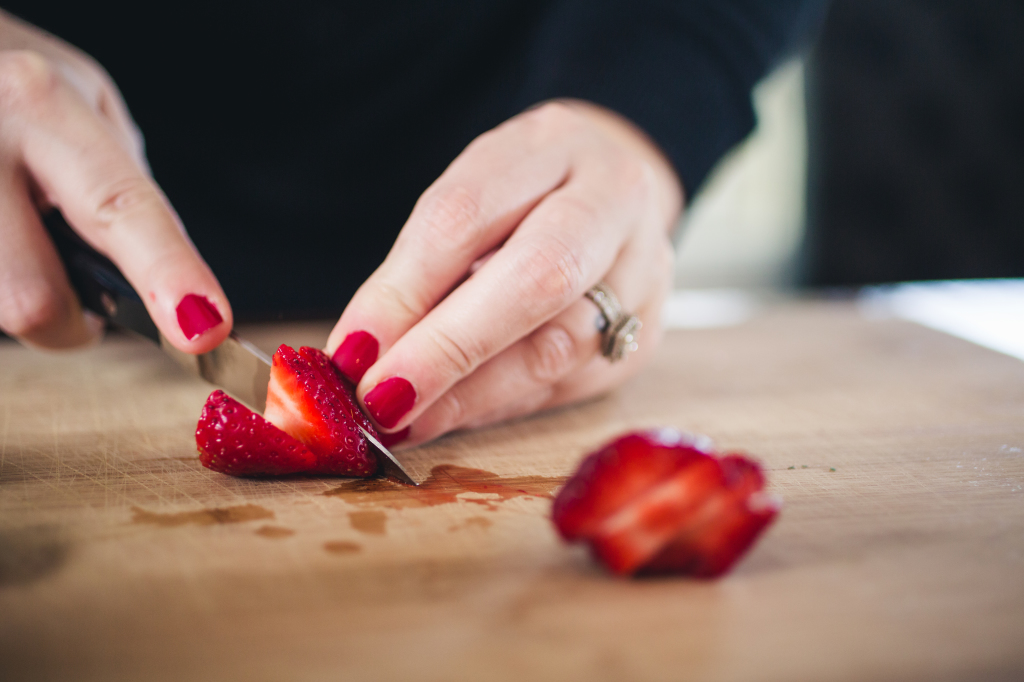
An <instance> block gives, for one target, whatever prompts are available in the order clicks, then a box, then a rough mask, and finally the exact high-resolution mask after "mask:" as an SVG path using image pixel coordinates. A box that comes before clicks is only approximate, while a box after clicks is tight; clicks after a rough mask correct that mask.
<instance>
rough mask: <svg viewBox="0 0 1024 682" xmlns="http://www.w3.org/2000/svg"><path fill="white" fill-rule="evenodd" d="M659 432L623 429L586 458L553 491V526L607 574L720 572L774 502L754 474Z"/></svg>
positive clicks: (742, 461) (738, 459)
mask: <svg viewBox="0 0 1024 682" xmlns="http://www.w3.org/2000/svg"><path fill="white" fill-rule="evenodd" d="M705 450H706V448H703V447H697V446H696V442H695V441H694V440H693V439H690V438H687V437H686V436H684V435H682V434H680V433H678V432H675V431H672V430H667V429H663V430H660V431H656V432H650V431H649V432H641V433H631V434H627V435H626V436H623V437H621V438H619V439H617V440H615V441H613V442H612V443H609V444H608V445H606V446H605V447H603V448H602V449H600V450H598V451H597V452H595V453H594V454H592V455H590V456H589V457H587V458H586V459H585V460H584V461H583V463H582V465H581V466H580V468H579V470H578V471H577V472H576V473H575V474H574V475H573V477H572V478H571V479H570V480H569V481H568V483H566V485H565V487H564V488H563V489H562V490H561V491H560V492H559V494H558V497H557V498H556V499H555V503H554V507H553V520H554V522H555V525H556V527H557V528H558V530H559V532H560V533H561V534H562V537H564V538H565V539H567V540H569V541H573V540H582V541H585V542H587V543H588V544H589V545H590V548H591V551H592V553H593V554H594V556H595V557H596V558H597V559H598V560H599V561H601V562H602V563H603V564H605V566H606V567H607V568H608V569H609V570H611V571H612V572H613V573H616V574H619V575H631V574H634V573H638V572H640V573H683V574H689V575H693V576H698V577H715V576H718V575H722V574H723V573H725V572H726V571H728V570H729V568H731V567H732V566H733V564H734V563H735V562H736V561H737V560H738V559H739V558H740V557H741V556H742V555H743V554H744V553H745V552H746V551H747V549H748V548H749V547H750V546H751V545H752V544H753V542H754V541H755V540H756V539H757V537H758V535H760V533H761V532H762V531H763V530H764V529H765V528H766V527H767V526H768V524H770V523H771V521H772V520H773V519H774V518H775V516H776V514H777V513H778V511H779V508H780V506H781V504H780V501H779V500H778V498H777V497H776V496H773V495H768V494H766V493H764V492H763V489H764V485H765V480H764V474H763V473H762V471H761V468H760V467H759V466H758V465H757V464H756V463H755V462H752V461H751V460H749V459H747V458H745V457H742V456H740V455H727V456H725V457H722V458H719V457H716V456H714V455H713V454H710V453H708V452H706V451H705Z"/></svg>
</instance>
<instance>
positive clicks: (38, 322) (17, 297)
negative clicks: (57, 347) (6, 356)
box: [0, 284, 68, 337]
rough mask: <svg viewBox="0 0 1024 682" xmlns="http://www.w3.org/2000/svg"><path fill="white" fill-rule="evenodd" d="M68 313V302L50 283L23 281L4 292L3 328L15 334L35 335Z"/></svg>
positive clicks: (0, 304)
mask: <svg viewBox="0 0 1024 682" xmlns="http://www.w3.org/2000/svg"><path fill="white" fill-rule="evenodd" d="M67 312H68V304H67V301H66V300H64V299H63V298H61V297H60V296H58V295H57V293H56V292H55V291H53V289H51V288H49V287H47V286H33V285H31V284H21V285H15V286H13V287H10V288H5V290H4V291H3V293H0V327H2V328H3V330H4V332H6V333H7V334H10V335H11V336H17V337H31V336H33V335H34V334H36V333H37V332H39V331H41V330H43V329H46V328H47V327H49V326H50V325H51V324H53V322H54V321H56V320H60V319H61V318H63V317H65V316H66V315H67Z"/></svg>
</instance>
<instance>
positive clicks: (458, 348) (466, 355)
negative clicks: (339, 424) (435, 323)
mask: <svg viewBox="0 0 1024 682" xmlns="http://www.w3.org/2000/svg"><path fill="white" fill-rule="evenodd" d="M430 338H431V340H432V341H433V343H434V346H435V347H436V348H437V349H438V351H439V353H440V355H441V358H440V359H441V360H442V362H443V363H444V364H446V365H447V366H448V369H449V371H450V373H451V374H453V375H455V376H458V377H464V376H467V375H469V373H470V372H472V371H473V370H474V369H476V367H477V365H478V364H479V363H480V358H481V357H483V352H482V350H481V349H479V348H477V347H474V346H473V345H472V344H470V343H466V342H464V341H460V340H459V339H456V338H454V337H453V336H452V335H451V334H448V333H447V332H445V331H443V330H441V329H433V330H431V332H430Z"/></svg>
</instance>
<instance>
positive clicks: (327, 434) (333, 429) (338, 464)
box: [264, 345, 377, 476]
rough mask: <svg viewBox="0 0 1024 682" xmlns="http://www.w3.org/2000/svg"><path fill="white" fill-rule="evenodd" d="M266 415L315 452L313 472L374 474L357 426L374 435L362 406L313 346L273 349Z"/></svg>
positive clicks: (326, 359)
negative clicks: (361, 408)
mask: <svg viewBox="0 0 1024 682" xmlns="http://www.w3.org/2000/svg"><path fill="white" fill-rule="evenodd" d="M264 416H265V417H266V419H267V421H269V422H271V423H272V424H274V425H276V426H278V427H279V428H280V429H281V430H283V431H286V432H287V433H289V434H291V435H292V436H294V437H295V438H296V439H298V440H300V441H301V442H302V443H304V444H305V445H306V447H308V448H309V449H310V450H311V451H312V452H313V454H314V455H316V464H315V466H313V467H312V468H311V469H310V471H311V472H312V473H320V474H340V475H343V476H372V475H373V473H374V472H375V471H376V470H377V460H376V459H375V458H374V456H373V454H372V452H371V451H370V446H369V444H368V443H367V441H366V438H365V437H364V436H363V434H362V433H361V432H360V431H359V428H358V426H362V427H363V428H365V429H366V430H367V431H368V432H370V433H371V434H373V435H374V436H375V437H376V435H377V433H376V431H375V430H374V427H373V424H372V422H370V420H369V419H368V418H367V417H366V415H364V414H363V413H362V412H361V411H360V409H359V406H358V405H357V403H356V400H355V396H354V394H353V391H352V388H351V387H350V386H349V385H348V384H347V383H346V382H345V380H344V379H343V378H342V377H341V375H340V374H339V373H338V370H337V369H335V367H334V365H333V364H331V361H330V359H329V358H328V357H327V356H326V355H324V354H323V352H321V351H319V350H317V349H316V348H309V347H306V346H303V347H302V348H300V349H299V350H298V351H295V350H294V349H292V348H290V347H288V346H285V345H282V346H281V347H280V348H278V349H277V352H276V353H275V354H274V361H273V365H272V366H271V369H270V385H269V386H268V387H267V409H266V410H265V411H264Z"/></svg>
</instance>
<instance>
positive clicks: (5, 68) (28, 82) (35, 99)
mask: <svg viewBox="0 0 1024 682" xmlns="http://www.w3.org/2000/svg"><path fill="white" fill-rule="evenodd" d="M57 84H58V75H57V71H56V70H55V69H54V68H53V66H52V65H51V64H50V62H49V61H47V60H46V58H45V57H43V55H41V54H39V53H38V52H35V51H32V50H12V51H10V52H4V53H3V54H2V55H0V99H2V101H3V102H4V105H5V106H9V107H20V108H29V109H34V108H37V107H38V106H39V105H40V104H42V103H43V102H46V101H47V100H49V99H50V97H51V96H52V94H53V92H54V91H55V90H56V89H57Z"/></svg>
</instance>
